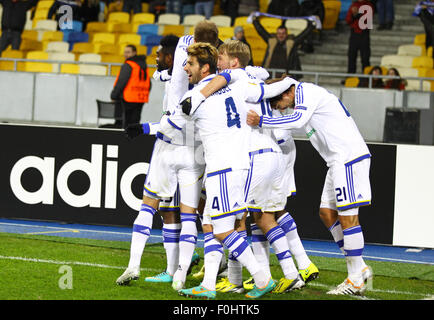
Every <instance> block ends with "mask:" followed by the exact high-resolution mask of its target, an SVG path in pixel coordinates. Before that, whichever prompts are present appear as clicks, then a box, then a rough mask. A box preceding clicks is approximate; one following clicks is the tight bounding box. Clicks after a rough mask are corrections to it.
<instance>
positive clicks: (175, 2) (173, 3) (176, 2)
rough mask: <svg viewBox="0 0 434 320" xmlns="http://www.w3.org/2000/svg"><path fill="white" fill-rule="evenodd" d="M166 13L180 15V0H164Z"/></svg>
mask: <svg viewBox="0 0 434 320" xmlns="http://www.w3.org/2000/svg"><path fill="white" fill-rule="evenodd" d="M166 13H176V14H179V15H181V0H166Z"/></svg>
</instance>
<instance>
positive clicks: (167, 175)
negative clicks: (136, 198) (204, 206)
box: [143, 139, 205, 208]
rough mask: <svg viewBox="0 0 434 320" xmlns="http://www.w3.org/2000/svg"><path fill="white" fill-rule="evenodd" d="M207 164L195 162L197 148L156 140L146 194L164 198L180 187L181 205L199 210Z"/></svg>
mask: <svg viewBox="0 0 434 320" xmlns="http://www.w3.org/2000/svg"><path fill="white" fill-rule="evenodd" d="M204 170H205V165H204V164H201V163H200V162H198V161H195V147H193V146H180V145H174V144H170V143H166V142H164V141H162V140H160V139H157V140H156V141H155V145H154V150H153V152H152V157H151V161H150V164H149V169H148V173H147V175H146V180H145V184H144V188H143V193H144V195H146V196H148V197H151V198H156V199H162V198H169V197H172V196H173V195H174V194H175V191H176V190H177V188H178V185H179V194H180V198H179V202H180V203H183V204H185V205H187V206H189V207H192V208H197V205H198V203H199V198H200V191H201V188H202V177H203V173H204Z"/></svg>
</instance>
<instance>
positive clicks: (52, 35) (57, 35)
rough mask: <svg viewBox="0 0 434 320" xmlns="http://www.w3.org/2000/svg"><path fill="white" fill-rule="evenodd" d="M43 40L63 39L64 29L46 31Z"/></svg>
mask: <svg viewBox="0 0 434 320" xmlns="http://www.w3.org/2000/svg"><path fill="white" fill-rule="evenodd" d="M42 41H63V32H62V31H44V33H43V34H42Z"/></svg>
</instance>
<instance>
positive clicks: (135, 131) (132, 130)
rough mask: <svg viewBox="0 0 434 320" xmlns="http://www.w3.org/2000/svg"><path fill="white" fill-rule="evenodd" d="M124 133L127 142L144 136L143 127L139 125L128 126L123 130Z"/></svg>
mask: <svg viewBox="0 0 434 320" xmlns="http://www.w3.org/2000/svg"><path fill="white" fill-rule="evenodd" d="M124 132H125V135H126V136H127V138H128V139H129V140H132V139H134V138H136V137H138V136H141V135H142V134H145V132H144V131H143V125H142V124H141V123H135V124H130V125H128V126H127V127H126V128H125V130H124Z"/></svg>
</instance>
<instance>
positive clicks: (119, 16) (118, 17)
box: [107, 12, 130, 23]
mask: <svg viewBox="0 0 434 320" xmlns="http://www.w3.org/2000/svg"><path fill="white" fill-rule="evenodd" d="M107 22H115V23H129V22H130V14H129V13H127V12H111V13H109V15H108V19H107Z"/></svg>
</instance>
